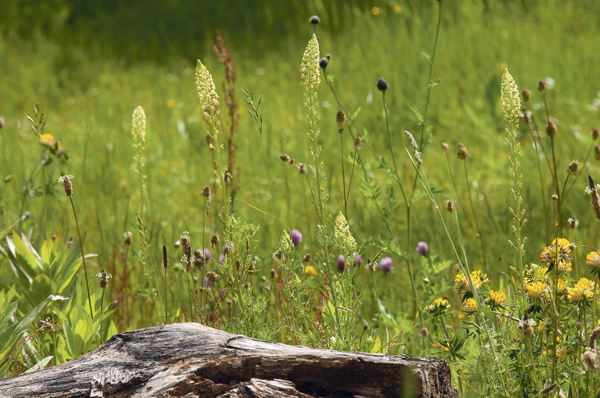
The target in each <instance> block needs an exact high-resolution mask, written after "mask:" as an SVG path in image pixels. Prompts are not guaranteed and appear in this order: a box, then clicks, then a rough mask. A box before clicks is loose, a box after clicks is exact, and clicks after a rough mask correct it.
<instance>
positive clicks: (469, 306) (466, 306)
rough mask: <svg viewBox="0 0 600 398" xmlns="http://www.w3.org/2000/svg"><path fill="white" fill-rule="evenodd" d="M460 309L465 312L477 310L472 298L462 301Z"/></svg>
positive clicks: (475, 302)
mask: <svg viewBox="0 0 600 398" xmlns="http://www.w3.org/2000/svg"><path fill="white" fill-rule="evenodd" d="M462 309H463V311H466V312H473V311H477V301H475V299H473V298H468V299H466V300H465V301H463V305H462Z"/></svg>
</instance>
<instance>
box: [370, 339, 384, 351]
mask: <svg viewBox="0 0 600 398" xmlns="http://www.w3.org/2000/svg"><path fill="white" fill-rule="evenodd" d="M381 348H382V346H381V339H380V338H379V336H377V339H376V340H375V344H373V347H371V351H370V352H371V354H377V353H380V352H381Z"/></svg>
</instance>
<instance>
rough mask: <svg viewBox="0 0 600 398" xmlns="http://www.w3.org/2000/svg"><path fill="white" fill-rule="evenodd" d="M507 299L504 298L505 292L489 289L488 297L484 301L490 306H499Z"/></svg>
mask: <svg viewBox="0 0 600 398" xmlns="http://www.w3.org/2000/svg"><path fill="white" fill-rule="evenodd" d="M507 300H508V299H507V298H506V294H504V293H503V292H501V291H497V292H495V291H493V290H490V297H489V298H487V299H486V300H485V302H486V303H487V304H489V305H492V306H499V305H502V304H503V303H505V302H506V301H507Z"/></svg>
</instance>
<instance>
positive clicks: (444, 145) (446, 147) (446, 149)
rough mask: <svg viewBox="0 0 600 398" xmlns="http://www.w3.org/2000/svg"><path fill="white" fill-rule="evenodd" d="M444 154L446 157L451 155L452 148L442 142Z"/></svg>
mask: <svg viewBox="0 0 600 398" xmlns="http://www.w3.org/2000/svg"><path fill="white" fill-rule="evenodd" d="M442 152H443V153H444V155H447V154H449V153H450V147H449V146H448V143H447V142H442Z"/></svg>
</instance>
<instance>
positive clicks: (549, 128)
mask: <svg viewBox="0 0 600 398" xmlns="http://www.w3.org/2000/svg"><path fill="white" fill-rule="evenodd" d="M556 133H558V127H556V124H555V123H554V122H552V121H548V123H546V134H548V137H550V138H554V137H555V136H556Z"/></svg>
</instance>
